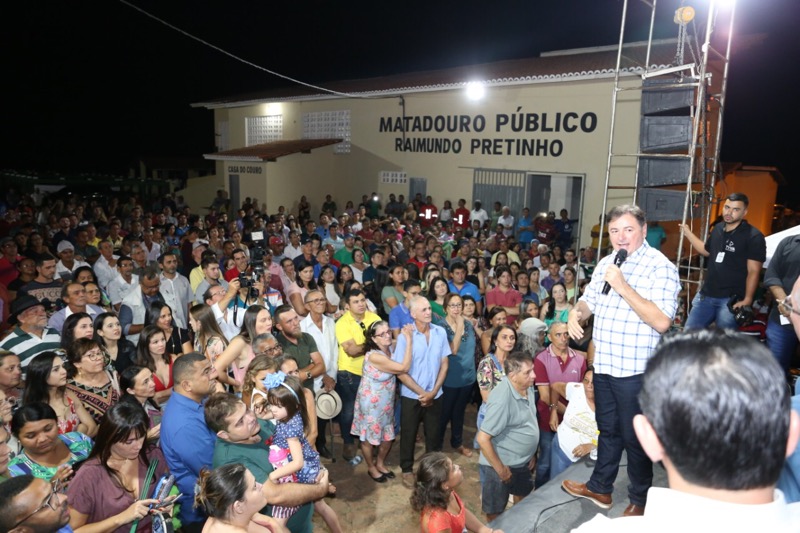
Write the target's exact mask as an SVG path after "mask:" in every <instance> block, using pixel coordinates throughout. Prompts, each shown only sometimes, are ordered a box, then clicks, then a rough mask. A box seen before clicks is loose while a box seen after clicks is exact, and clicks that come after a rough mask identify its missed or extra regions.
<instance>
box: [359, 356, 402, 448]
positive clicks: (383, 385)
mask: <svg viewBox="0 0 800 533" xmlns="http://www.w3.org/2000/svg"><path fill="white" fill-rule="evenodd" d="M374 353H380V352H375V351H372V352H369V353H368V354H366V355H365V356H364V372H363V375H362V376H361V384H360V385H359V386H358V394H357V395H356V403H355V406H354V407H355V408H354V411H353V426H352V429H351V430H350V433H352V434H353V435H356V436H358V438H359V439H360V440H362V441H367V442H369V443H370V444H372V445H373V446H378V445H380V443H381V442H389V441H392V440H394V392H395V377H394V374H390V373H389V372H381V371H380V370H378V369H377V368H375V367H374V366H373V365H372V363H370V361H369V359H370V356H371V355H372V354H374Z"/></svg>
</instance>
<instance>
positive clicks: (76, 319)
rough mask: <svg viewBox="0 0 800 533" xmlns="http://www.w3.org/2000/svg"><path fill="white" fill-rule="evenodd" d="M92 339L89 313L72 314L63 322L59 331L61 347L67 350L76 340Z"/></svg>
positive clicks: (92, 329)
mask: <svg viewBox="0 0 800 533" xmlns="http://www.w3.org/2000/svg"><path fill="white" fill-rule="evenodd" d="M92 337H94V325H93V323H92V317H91V316H90V315H89V313H72V314H71V315H69V316H68V317H67V318H66V320H64V327H63V329H62V330H61V347H62V348H63V349H65V350H69V347H70V346H72V343H73V342H75V340H76V339H91V338H92Z"/></svg>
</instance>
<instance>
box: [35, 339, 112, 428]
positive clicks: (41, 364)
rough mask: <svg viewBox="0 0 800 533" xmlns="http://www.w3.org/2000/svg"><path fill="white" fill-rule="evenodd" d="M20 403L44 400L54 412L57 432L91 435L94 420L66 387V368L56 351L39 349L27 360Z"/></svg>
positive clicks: (94, 425)
mask: <svg viewBox="0 0 800 533" xmlns="http://www.w3.org/2000/svg"><path fill="white" fill-rule="evenodd" d="M25 377H26V379H25V392H24V394H23V396H22V398H23V403H37V402H41V403H46V404H48V405H49V406H50V407H52V408H53V410H54V411H55V412H56V415H58V432H59V433H62V434H63V433H71V432H73V431H79V432H81V433H83V434H84V435H88V436H90V437H93V436H94V434H95V433H97V424H96V423H95V421H94V419H93V418H92V416H91V415H90V414H89V412H88V411H86V408H85V407H84V406H83V403H81V401H80V400H79V399H78V398H77V397H76V396H75V394H74V393H73V392H72V391H67V369H66V368H65V366H64V361H63V360H62V359H61V356H60V355H58V354H57V353H56V352H42V353H40V354H39V355H37V356H36V357H34V358H33V360H32V361H31V362H30V363H29V364H28V373H27V375H26V376H25Z"/></svg>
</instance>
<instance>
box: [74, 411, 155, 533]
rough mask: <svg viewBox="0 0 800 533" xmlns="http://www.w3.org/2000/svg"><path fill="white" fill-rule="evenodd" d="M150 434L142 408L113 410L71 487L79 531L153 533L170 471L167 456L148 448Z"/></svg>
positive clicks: (75, 519) (77, 531)
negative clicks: (146, 483)
mask: <svg viewBox="0 0 800 533" xmlns="http://www.w3.org/2000/svg"><path fill="white" fill-rule="evenodd" d="M147 430H148V419H147V415H146V414H145V412H144V409H142V408H141V406H139V405H136V404H135V403H133V402H121V403H118V404H116V405H115V406H113V407H112V408H111V409H109V410H108V413H106V416H105V418H103V421H102V422H101V423H100V428H99V430H98V431H97V438H96V440H95V444H94V448H92V452H91V453H90V454H89V457H88V459H86V461H85V462H84V463H83V465H82V466H81V469H80V470H79V471H78V473H76V474H75V479H73V480H72V482H71V483H70V486H69V510H70V513H69V514H70V520H69V524H70V526H71V527H72V529H73V531H75V532H76V533H81V532H82V531H114V532H119V533H122V532H125V533H127V532H129V531H136V532H145V531H146V532H149V531H152V528H153V526H152V523H151V518H152V514H151V512H150V507H151V506H153V505H155V504H158V503H159V502H158V500H156V499H154V496H155V494H154V492H155V490H156V485H157V484H158V480H159V479H160V478H161V477H162V476H164V475H167V474H169V471H168V468H167V461H166V460H165V459H164V456H163V455H162V453H161V450H159V449H158V448H157V447H155V446H149V445H147V442H146V438H147ZM156 461H157V462H156ZM154 462H155V463H156V464H155V472H154V475H153V477H152V482H151V483H150V488H149V491H148V493H147V494H146V495H145V497H144V498H142V499H140V496H141V490H142V487H141V483H142V481H143V480H144V478H145V476H146V474H147V472H148V469H149V468H150V465H151V463H154ZM137 520H138V522H136V521H137ZM134 522H136V527H131V524H132V523H134Z"/></svg>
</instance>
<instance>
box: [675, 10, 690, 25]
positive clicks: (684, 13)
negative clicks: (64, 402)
mask: <svg viewBox="0 0 800 533" xmlns="http://www.w3.org/2000/svg"><path fill="white" fill-rule="evenodd" d="M692 19H694V8H693V7H692V6H684V7H679V8H678V9H676V10H675V18H674V19H673V20H674V22H675V24H689V23H690V22H691V21H692Z"/></svg>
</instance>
